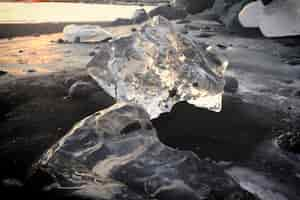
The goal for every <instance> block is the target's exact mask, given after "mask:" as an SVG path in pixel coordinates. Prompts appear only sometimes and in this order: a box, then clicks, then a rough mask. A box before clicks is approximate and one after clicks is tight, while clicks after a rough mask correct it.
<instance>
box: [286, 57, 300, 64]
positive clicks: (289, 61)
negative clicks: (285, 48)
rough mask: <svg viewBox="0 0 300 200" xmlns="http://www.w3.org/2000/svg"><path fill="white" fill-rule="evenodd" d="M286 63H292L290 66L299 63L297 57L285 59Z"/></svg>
mask: <svg viewBox="0 0 300 200" xmlns="http://www.w3.org/2000/svg"><path fill="white" fill-rule="evenodd" d="M286 63H287V64H289V65H292V66H294V65H300V59H299V58H298V59H291V60H288V61H286Z"/></svg>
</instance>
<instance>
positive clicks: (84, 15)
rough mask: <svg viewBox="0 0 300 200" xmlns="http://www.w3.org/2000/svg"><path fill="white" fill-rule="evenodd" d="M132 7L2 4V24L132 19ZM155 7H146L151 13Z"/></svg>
mask: <svg viewBox="0 0 300 200" xmlns="http://www.w3.org/2000/svg"><path fill="white" fill-rule="evenodd" d="M137 8H140V7H139V6H132V5H130V6H129V5H128V6H126V5H104V4H84V3H53V2H51V3H46V2H43V3H28V2H27V3H21V2H18V3H0V23H39V22H100V21H112V20H114V19H116V18H128V17H131V16H132V14H133V13H134V11H135V10H136V9H137ZM152 8H153V7H151V6H145V7H144V9H146V10H147V11H149V10H150V9H152Z"/></svg>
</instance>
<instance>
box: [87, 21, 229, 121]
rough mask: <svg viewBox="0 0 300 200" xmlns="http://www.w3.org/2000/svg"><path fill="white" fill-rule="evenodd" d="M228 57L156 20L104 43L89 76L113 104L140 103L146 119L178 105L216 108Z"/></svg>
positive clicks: (90, 66)
mask: <svg viewBox="0 0 300 200" xmlns="http://www.w3.org/2000/svg"><path fill="white" fill-rule="evenodd" d="M227 65H228V61H227V59H226V58H225V57H224V56H223V55H220V54H218V53H217V52H215V50H214V49H212V47H210V46H207V45H205V44H202V43H197V42H196V41H194V40H192V39H191V38H190V37H189V36H188V35H183V34H181V33H179V32H177V31H175V28H174V27H173V25H172V23H171V22H170V21H168V20H167V19H165V18H163V17H161V16H157V17H154V18H152V19H151V20H149V21H147V22H146V23H145V24H143V25H142V26H141V28H140V30H137V31H136V32H133V33H132V34H131V35H128V36H124V37H121V38H117V39H115V40H113V41H111V42H108V43H103V44H102V46H101V48H100V51H99V53H98V54H97V55H96V56H95V57H94V58H93V59H92V60H91V61H90V62H89V63H88V65H87V68H88V72H89V74H90V75H91V76H92V77H93V78H94V79H95V80H96V81H97V83H98V84H99V86H101V87H102V88H103V89H104V90H105V91H106V92H107V93H108V94H110V95H111V96H112V97H114V98H116V99H117V100H118V101H125V102H130V103H136V104H139V105H141V106H142V107H143V108H144V109H146V111H147V112H148V113H149V114H150V117H151V118H155V117H158V116H159V114H161V113H164V112H169V111H170V110H171V108H172V106H173V105H174V104H175V103H177V102H179V101H187V102H189V103H191V104H193V105H195V106H198V107H205V108H208V109H209V110H212V111H220V110H221V101H222V93H223V87H224V72H225V70H226V67H227Z"/></svg>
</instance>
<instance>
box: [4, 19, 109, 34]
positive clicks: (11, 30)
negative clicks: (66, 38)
mask: <svg viewBox="0 0 300 200" xmlns="http://www.w3.org/2000/svg"><path fill="white" fill-rule="evenodd" d="M69 24H92V25H99V26H103V27H107V26H111V22H65V23H64V22H59V23H52V22H49V23H26V24H24V23H6V24H0V38H13V37H18V36H29V35H40V34H50V33H59V32H62V30H63V28H64V27H65V26H66V25H69Z"/></svg>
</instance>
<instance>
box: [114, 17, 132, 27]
mask: <svg viewBox="0 0 300 200" xmlns="http://www.w3.org/2000/svg"><path fill="white" fill-rule="evenodd" d="M111 24H112V25H113V26H122V25H130V24H133V21H132V20H131V19H126V18H117V19H116V20H114V21H113V22H112V23H111Z"/></svg>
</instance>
